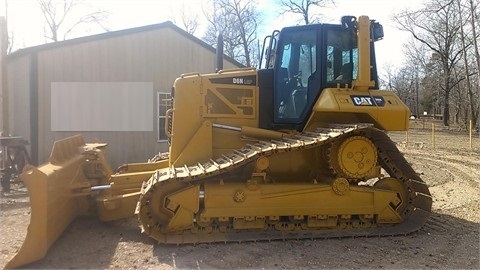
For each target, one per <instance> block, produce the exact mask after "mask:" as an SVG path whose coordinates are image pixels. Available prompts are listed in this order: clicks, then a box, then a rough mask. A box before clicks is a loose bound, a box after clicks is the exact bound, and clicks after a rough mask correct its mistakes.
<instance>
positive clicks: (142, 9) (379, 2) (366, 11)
mask: <svg viewBox="0 0 480 270" xmlns="http://www.w3.org/2000/svg"><path fill="white" fill-rule="evenodd" d="M421 1H422V0H335V3H336V7H335V8H322V9H321V10H320V12H321V13H322V14H323V15H322V17H321V21H322V22H327V23H338V22H339V21H340V18H341V16H343V15H354V16H360V15H367V16H369V17H370V19H374V20H376V21H378V22H380V23H381V24H382V25H383V27H384V32H385V38H384V40H382V41H379V42H378V43H376V44H377V45H376V49H377V59H378V60H377V61H378V62H379V65H380V67H382V65H391V64H393V65H396V66H398V65H400V64H401V62H402V55H403V53H402V48H403V44H404V43H405V42H407V40H408V39H409V35H408V33H406V32H403V31H400V30H398V29H396V28H395V27H394V24H393V22H392V20H391V16H392V15H393V13H398V12H399V11H401V10H403V9H406V8H416V7H418V6H419V3H420V2H421ZM275 2H276V1H275V0H257V3H258V5H257V7H258V9H259V10H260V11H261V12H262V22H261V24H260V27H259V31H258V37H259V39H260V41H263V37H264V36H266V35H269V34H270V33H271V32H272V31H273V30H275V29H281V28H282V27H284V26H291V25H296V24H299V23H300V20H301V17H300V16H299V15H292V14H286V15H282V14H281V12H280V10H279V7H278V6H277V5H276V4H275ZM5 3H7V5H5ZM6 6H7V7H8V9H6V8H5V7H6ZM182 8H183V9H184V10H185V11H186V14H192V16H194V14H197V16H198V18H199V19H200V26H199V27H198V29H197V31H196V32H195V35H196V36H197V37H200V38H201V37H202V35H203V32H204V31H205V28H206V22H205V21H202V18H203V17H204V15H203V10H206V9H208V2H207V1H206V0H175V1H172V0H84V5H82V6H81V7H77V11H79V12H91V11H92V10H98V9H103V10H106V11H108V20H107V21H106V22H105V23H104V25H105V26H106V28H107V29H108V30H110V31H115V30H122V29H128V28H133V27H138V26H144V25H150V24H156V23H162V22H165V21H168V20H170V21H175V20H176V21H178V22H180V18H181V15H180V14H179V11H180V10H182ZM5 10H8V13H7V24H8V29H9V33H10V35H13V40H14V47H13V48H14V50H16V49H20V48H25V47H30V46H35V45H40V44H43V43H46V42H48V40H47V39H46V38H45V33H47V32H48V31H47V30H46V28H45V23H44V18H43V15H42V12H41V11H40V8H39V6H38V3H37V0H0V16H5V14H6V12H5ZM102 32H105V30H104V29H102V28H100V27H97V26H95V25H86V26H85V27H82V28H78V31H77V32H73V33H71V34H70V35H69V36H68V37H67V38H74V37H79V36H86V35H93V34H98V33H102Z"/></svg>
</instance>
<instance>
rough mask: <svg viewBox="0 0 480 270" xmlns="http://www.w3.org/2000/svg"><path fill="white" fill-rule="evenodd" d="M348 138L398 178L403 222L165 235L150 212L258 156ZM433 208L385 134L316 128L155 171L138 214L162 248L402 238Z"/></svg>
mask: <svg viewBox="0 0 480 270" xmlns="http://www.w3.org/2000/svg"><path fill="white" fill-rule="evenodd" d="M349 135H352V136H357V135H360V136H365V137H367V138H369V139H370V140H372V142H373V143H374V144H375V145H376V146H377V150H378V159H379V163H380V165H381V167H382V168H383V169H384V170H385V171H386V172H387V173H388V174H389V175H390V176H391V177H394V178H397V179H400V180H401V181H402V182H403V183H404V185H405V186H406V189H407V194H408V195H407V196H408V197H409V198H408V200H407V206H406V208H405V212H404V222H402V223H399V224H394V225H389V226H386V225H382V226H374V227H372V228H356V229H351V228H349V229H341V228H340V227H338V228H335V229H319V230H301V229H295V230H293V231H277V230H274V229H272V228H269V229H267V230H248V231H233V229H231V230H230V231H227V232H220V231H218V230H214V231H213V232H212V233H208V234H207V233H192V232H191V231H190V230H185V231H183V232H181V233H178V232H175V233H164V232H163V230H162V223H163V224H166V223H167V222H168V218H169V214H168V213H165V215H164V216H163V215H162V216H163V217H162V218H163V219H167V220H164V221H163V222H162V221H160V220H158V219H157V218H156V217H154V216H153V214H152V213H151V211H150V208H149V207H150V204H151V203H152V202H159V201H161V200H160V198H153V197H152V196H167V195H168V194H171V193H172V192H173V191H174V190H176V189H181V188H184V187H186V186H190V185H198V184H201V183H204V182H207V181H209V180H212V179H216V178H217V177H216V176H219V175H221V174H223V173H228V172H230V171H232V170H233V169H236V168H240V167H241V166H243V165H245V164H248V163H250V162H252V161H254V160H255V159H256V158H258V157H259V156H271V155H274V154H277V153H281V152H284V151H301V150H302V149H306V148H312V147H319V146H321V145H324V144H326V143H330V142H332V141H333V140H335V139H336V138H337V137H342V136H349ZM158 189H161V190H162V192H157V193H156V192H155V190H158ZM163 190H164V191H163ZM167 193H168V194H167ZM431 206H432V198H431V196H430V192H429V191H428V187H427V185H426V184H425V183H424V182H423V181H422V180H421V178H420V177H419V176H418V174H417V173H415V171H414V170H413V169H412V167H411V166H410V165H409V163H408V162H407V161H406V160H405V158H404V157H403V155H402V153H400V151H399V150H398V148H397V147H396V146H395V144H394V143H393V142H392V141H391V139H390V138H389V137H388V135H387V134H386V133H385V132H383V131H381V130H378V129H376V128H373V127H371V126H360V127H359V126H355V127H352V126H348V127H346V126H339V127H337V128H333V129H319V130H317V131H316V132H308V133H301V134H299V135H296V136H294V137H292V138H286V139H284V140H281V141H258V142H257V143H254V144H247V145H246V146H245V147H243V148H242V149H240V150H235V151H234V152H233V153H231V154H228V155H225V156H222V157H220V158H217V159H215V160H210V161H209V162H206V163H203V164H200V163H198V164H196V165H194V166H184V167H176V168H173V167H172V168H168V169H162V170H158V171H156V173H154V174H153V175H152V177H151V178H150V179H149V180H148V181H147V182H145V183H144V185H143V186H142V195H141V197H140V200H139V202H138V205H137V214H138V217H139V221H140V223H141V228H142V232H144V233H146V234H148V235H150V236H151V237H153V238H154V239H156V240H157V241H159V242H161V243H175V244H181V243H202V242H232V241H234V242H242V241H262V240H266V241H270V240H276V239H283V240H285V239H314V238H342V237H369V236H393V235H405V234H409V233H412V232H415V231H417V230H418V229H420V228H421V227H422V225H423V224H424V223H425V222H426V220H427V219H428V217H429V215H430V211H431ZM170 215H171V214H170ZM170 217H171V216H170Z"/></svg>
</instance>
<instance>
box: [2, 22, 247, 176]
mask: <svg viewBox="0 0 480 270" xmlns="http://www.w3.org/2000/svg"><path fill="white" fill-rule="evenodd" d="M144 29H147V30H144ZM182 31H183V30H180V29H179V28H177V27H176V26H174V25H172V24H169V23H165V24H160V25H158V27H156V26H147V27H144V28H142V27H140V28H138V29H129V30H128V33H126V32H125V30H124V31H123V32H125V34H123V32H122V33H121V34H115V33H106V34H103V35H98V36H94V37H88V38H87V39H85V38H83V39H82V38H81V39H80V41H79V42H72V41H65V42H63V44H64V45H61V44H62V42H60V43H58V44H60V45H61V46H60V45H58V46H53V45H56V44H53V45H52V44H46V45H43V47H42V46H39V48H37V49H32V50H31V51H30V52H29V51H28V50H27V52H24V53H23V54H22V53H19V55H15V54H14V55H13V56H11V57H10V58H9V59H8V60H9V61H8V70H9V73H8V74H9V75H8V76H9V86H8V87H9V93H10V97H11V98H10V100H11V103H10V111H11V112H13V113H12V114H11V115H10V123H11V126H12V127H11V130H12V134H14V135H21V136H23V137H25V138H27V139H29V140H30V141H31V142H32V148H35V149H32V150H31V152H34V154H35V156H38V160H37V162H36V163H37V164H38V163H43V162H45V161H46V160H47V159H48V157H49V155H50V151H51V148H52V145H53V142H54V141H55V140H58V139H62V138H65V137H68V136H72V135H76V134H78V133H82V134H83V136H84V137H85V140H86V141H93V140H100V141H103V142H107V143H108V144H109V147H108V159H109V161H110V162H111V164H112V166H113V167H116V166H119V165H121V164H123V163H127V162H142V161H145V160H147V159H148V158H150V157H152V156H153V155H155V154H156V153H158V152H163V151H168V145H166V143H159V142H157V125H158V123H157V110H158V106H157V104H156V103H157V98H156V96H157V92H170V89H171V87H172V85H173V82H174V80H175V79H176V78H177V77H178V76H179V75H180V74H182V73H190V72H200V73H211V72H213V71H214V70H215V64H216V61H215V51H214V50H212V49H211V48H208V47H206V46H205V45H204V44H202V42H200V41H198V40H196V38H195V37H193V36H189V35H188V34H186V33H185V32H182ZM119 32H120V31H119ZM106 36H108V37H106ZM31 59H35V60H36V65H37V67H32V65H31V64H32V62H31V61H30V60H31ZM236 67H239V64H238V63H235V62H232V61H230V60H229V59H224V68H226V69H227V68H236ZM32 68H33V69H34V72H36V74H33V73H32ZM32 76H33V77H34V78H32ZM52 82H151V83H153V90H152V101H151V102H152V105H153V108H154V116H153V117H152V118H153V120H152V121H153V123H152V125H153V127H154V131H153V132H149V131H121V132H119V131H117V132H115V131H82V132H76V131H56V132H54V131H52V130H51V115H50V112H51V104H50V103H51V84H52ZM32 87H33V88H38V89H36V90H35V91H36V92H33V93H34V94H38V101H37V102H36V101H35V100H34V99H32V95H31V94H32V92H31V91H34V89H32ZM111 101H112V102H110V103H108V104H105V110H108V108H109V107H110V106H115V105H116V104H115V97H112V100H111ZM79 102H92V101H88V97H87V96H86V97H84V99H83V100H80V101H79ZM25 103H27V106H25ZM30 103H32V104H30ZM35 105H38V111H36V110H37V109H36V108H35ZM27 107H29V108H27ZM110 108H112V107H110ZM32 109H33V111H32ZM30 114H31V116H32V117H33V118H35V119H34V121H30ZM32 123H33V125H32ZM32 127H33V128H34V129H36V130H34V131H32V130H31V128H32ZM37 131H38V137H37V138H38V140H35V138H32V136H33V137H36V134H35V133H36V132H37ZM36 150H38V153H35V152H36Z"/></svg>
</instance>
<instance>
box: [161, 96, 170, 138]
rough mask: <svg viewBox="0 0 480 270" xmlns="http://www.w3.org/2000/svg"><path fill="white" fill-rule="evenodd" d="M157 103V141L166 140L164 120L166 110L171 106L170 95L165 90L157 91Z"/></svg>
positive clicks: (165, 119)
mask: <svg viewBox="0 0 480 270" xmlns="http://www.w3.org/2000/svg"><path fill="white" fill-rule="evenodd" d="M157 104H158V118H157V119H158V121H157V122H158V126H157V127H158V133H157V141H158V142H166V141H168V139H169V138H168V137H167V135H165V122H166V121H167V118H166V112H167V110H168V109H170V108H172V95H171V94H170V93H165V92H157Z"/></svg>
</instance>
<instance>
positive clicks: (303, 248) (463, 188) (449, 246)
mask: <svg viewBox="0 0 480 270" xmlns="http://www.w3.org/2000/svg"><path fill="white" fill-rule="evenodd" d="M389 135H390V136H391V138H392V139H393V140H394V141H395V142H397V143H398V145H399V149H400V150H401V151H402V152H403V153H404V154H405V157H406V158H407V160H408V161H409V162H411V163H412V166H413V167H414V169H415V170H416V171H417V172H418V173H419V174H421V176H422V178H423V179H424V181H425V182H426V183H427V184H428V185H429V186H430V191H431V193H432V196H433V199H434V200H433V213H432V215H431V218H430V219H429V220H428V221H427V223H426V224H425V226H424V227H423V228H422V229H421V230H420V231H418V232H416V233H413V234H410V235H407V236H395V237H381V238H379V237H375V238H343V239H327V240H321V239H319V240H295V241H272V242H250V243H227V244H224V243H221V244H200V245H180V246H177V245H163V244H156V243H155V242H154V241H153V240H151V239H150V238H148V237H147V236H145V235H143V234H141V233H140V230H139V228H138V224H137V221H136V219H133V218H132V219H129V220H121V221H115V222H110V223H102V222H100V221H97V220H96V219H95V218H94V217H92V218H82V219H77V220H75V221H74V222H73V223H72V224H71V225H70V226H69V228H68V229H67V230H66V231H65V232H64V233H63V235H62V236H61V237H60V238H59V239H58V240H57V241H56V243H55V244H54V245H53V246H52V248H51V249H50V250H49V251H48V253H47V255H46V257H45V258H44V259H43V260H41V261H38V262H36V263H33V264H30V265H28V266H27V268H29V269H52V268H56V269H59V268H62V269H65V268H69V269H72V268H73V269H79V268H85V269H106V268H122V269H123V268H128V269H136V268H138V269H226V268H228V269H230V268H236V269H363V268H375V269H378V268H388V269H407V268H409V269H430V268H435V269H480V261H479V257H480V255H479V254H480V248H479V247H480V235H479V224H480V211H479V206H480V205H479V200H480V185H479V182H480V172H479V168H480V140H479V137H478V133H477V134H476V135H475V136H476V137H474V142H473V148H470V147H469V138H468V136H467V134H466V132H457V131H449V132H446V131H438V132H437V133H436V137H435V149H434V148H433V144H432V136H431V132H430V131H429V130H427V129H425V130H421V129H415V130H411V131H410V132H409V133H408V141H407V140H406V138H407V136H406V133H405V132H393V133H389ZM0 210H1V212H0V218H1V222H0V241H1V246H0V250H1V253H0V267H2V268H3V267H4V266H5V264H6V263H7V261H8V260H10V258H11V257H12V256H13V255H14V254H15V253H16V251H17V250H18V249H19V248H20V247H21V244H22V242H23V239H24V237H25V233H26V228H27V225H28V223H29V218H30V213H29V211H30V208H29V203H28V196H27V193H26V190H25V188H22V185H21V183H17V184H14V185H13V190H12V192H11V193H10V194H4V195H3V196H2V197H1V205H0Z"/></svg>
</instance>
